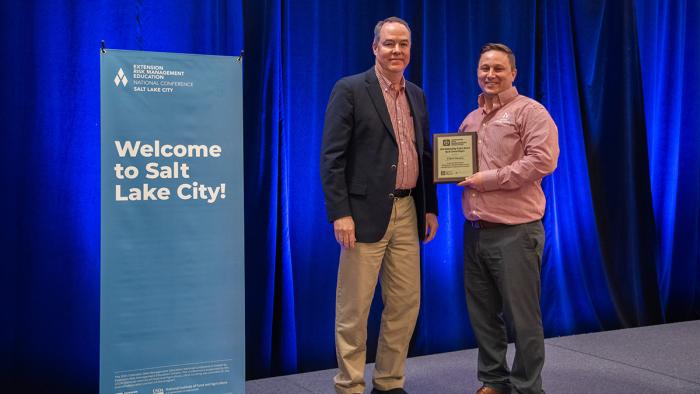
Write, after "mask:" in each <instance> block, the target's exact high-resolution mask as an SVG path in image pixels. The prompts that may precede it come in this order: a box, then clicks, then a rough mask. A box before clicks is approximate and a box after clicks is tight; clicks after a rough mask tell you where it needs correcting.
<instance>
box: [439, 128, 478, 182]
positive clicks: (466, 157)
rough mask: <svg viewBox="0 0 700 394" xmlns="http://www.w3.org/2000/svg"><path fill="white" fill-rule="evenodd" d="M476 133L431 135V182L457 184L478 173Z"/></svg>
mask: <svg viewBox="0 0 700 394" xmlns="http://www.w3.org/2000/svg"><path fill="white" fill-rule="evenodd" d="M476 141H477V135H476V132H473V131H470V132H466V133H441V134H433V182H435V183H457V182H461V181H463V180H464V178H466V177H469V176H472V175H474V174H475V173H476V172H478V171H479V160H478V156H477V151H476V149H477V144H476Z"/></svg>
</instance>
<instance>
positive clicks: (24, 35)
mask: <svg viewBox="0 0 700 394" xmlns="http://www.w3.org/2000/svg"><path fill="white" fill-rule="evenodd" d="M174 4H175V3H171V2H162V4H154V3H153V2H146V1H142V0H136V1H134V0H131V1H114V0H109V1H98V2H94V1H75V2H54V1H49V0H45V1H38V0H37V1H33V2H2V3H1V5H0V13H1V15H2V23H1V24H0V32H1V34H2V40H1V42H0V51H2V52H1V53H2V58H3V59H4V60H3V63H2V64H3V67H2V68H0V70H1V72H0V76H2V79H1V80H2V88H1V89H0V97H1V98H2V106H1V107H0V108H2V122H3V123H4V124H3V128H2V129H3V134H2V135H3V144H2V145H1V146H0V149H1V152H0V153H1V154H0V160H1V162H0V163H2V168H3V170H4V171H3V179H4V182H3V187H2V193H1V195H2V205H1V207H2V211H3V224H4V226H3V227H4V228H3V231H2V235H1V236H2V248H3V256H4V257H3V258H2V283H1V284H0V285H1V290H0V291H1V292H2V293H0V295H1V297H2V298H1V299H2V314H3V320H2V322H3V324H2V331H1V332H2V336H1V340H2V342H1V350H2V351H1V356H2V360H1V361H2V365H0V371H1V372H0V373H1V374H2V376H1V379H0V381H2V382H7V383H9V384H10V385H13V386H14V387H16V390H17V391H20V392H21V391H25V392H35V391H52V392H60V391H66V392H93V391H95V390H96V387H97V371H98V340H99V338H98V332H99V327H98V324H99V233H98V232H99V196H98V190H99V168H98V163H99V91H98V62H99V55H98V46H99V42H100V40H101V39H104V40H105V41H106V44H107V47H108V48H109V47H112V48H123V49H143V50H152V51H170V52H192V53H206V54H219V55H237V54H238V53H239V52H240V50H241V49H242V48H245V61H244V65H245V68H244V80H245V82H244V85H245V86H244V89H245V92H244V93H245V103H244V107H245V113H246V118H245V126H246V131H245V152H246V153H245V155H246V156H245V162H246V167H245V170H246V179H245V181H246V223H245V226H246V297H247V298H246V306H247V312H246V319H247V321H246V325H247V338H246V340H247V374H248V377H249V378H257V377H264V376H270V375H276V374H284V373H293V372H299V371H308V370H313V369H319V368H331V367H334V366H335V353H334V349H333V311H334V294H335V293H334V287H335V276H336V269H337V254H338V247H337V245H336V243H335V241H334V239H333V236H332V231H331V226H330V225H329V224H328V223H327V222H326V220H325V213H324V212H323V202H322V194H321V190H320V186H319V179H318V151H319V147H320V140H321V132H322V119H323V111H324V108H325V104H326V100H327V98H328V94H329V92H330V89H331V87H332V85H333V83H334V82H335V80H336V79H338V78H339V77H341V76H343V75H347V74H351V73H356V72H360V71H363V70H365V69H367V68H368V67H369V66H370V65H371V64H372V62H373V57H372V54H371V50H370V44H371V40H372V28H373V25H374V23H375V22H376V21H377V20H379V19H382V18H384V17H386V16H389V15H399V16H402V17H404V18H405V19H407V20H408V21H409V23H410V24H411V26H412V30H413V53H412V63H411V66H410V67H409V70H408V72H407V76H408V78H409V79H411V80H412V81H414V82H417V83H418V84H420V85H422V86H423V87H424V89H425V91H426V94H427V98H428V105H429V110H430V116H431V124H432V127H433V131H434V132H445V131H450V130H455V129H456V128H457V126H458V125H459V123H460V121H461V120H462V118H463V117H464V115H465V114H466V113H468V111H469V110H471V109H472V108H473V107H474V106H475V105H476V101H475V100H476V95H477V94H478V86H477V84H476V81H475V79H476V78H475V66H476V63H477V56H478V49H479V47H480V45H481V44H483V43H484V42H487V41H502V42H506V43H507V44H509V45H510V46H511V47H512V48H513V49H514V51H515V52H516V54H517V57H518V71H519V72H518V78H517V80H516V86H517V87H518V89H519V90H520V92H521V93H524V94H527V95H530V96H532V97H535V98H537V99H538V100H540V101H542V102H543V103H544V104H545V105H546V106H547V107H548V108H549V110H550V112H551V114H552V116H553V117H554V119H555V120H556V122H557V124H558V125H559V132H560V144H561V152H562V153H561V157H560V160H559V168H558V169H557V171H556V172H555V173H554V174H553V175H552V176H550V177H549V178H547V180H546V181H545V182H544V187H545V190H546V193H547V197H548V207H547V214H546V216H545V224H546V228H547V246H546V255H545V264H544V269H543V271H544V273H543V276H544V278H543V297H542V298H543V301H542V303H543V311H544V319H545V329H546V334H547V335H548V336H552V335H566V334H572V333H579V332H588V331H597V330H605V329H613V328H620V327H630V326H638V325H646V324H655V323H663V322H671V321H679V320H688V319H697V318H700V208H698V205H699V202H700V164H699V163H700V161H699V160H698V159H697V156H698V154H700V118H698V117H697V115H696V114H694V111H693V110H694V109H695V107H696V106H698V105H700V93H698V90H697V89H696V87H697V86H698V85H699V84H700V77H699V76H698V72H697V70H700V52H698V51H697V47H698V44H699V43H700V27H699V26H698V25H697V24H695V23H693V21H694V19H693V18H694V16H695V15H699V14H700V9H699V8H700V6H699V5H698V3H697V2H694V1H683V0H677V1H668V2H667V1H651V0H636V1H632V0H625V1H589V0H575V1H570V2H561V1H550V0H530V1H518V0H513V1H503V0H502V1H479V2H462V1H449V0H445V1H437V2H435V1H427V0H425V1H422V2H421V1H382V2H377V1H367V0H363V1H359V2H353V1H349V2H346V1H328V0H325V1H322V0H308V1H293V2H283V1H282V0H266V1H243V2H241V1H218V2H215V1H205V2H199V1H189V2H179V3H177V5H174ZM438 194H439V201H440V212H441V215H440V218H439V219H440V231H439V233H438V238H437V239H436V240H435V241H434V242H433V243H431V244H430V245H428V246H427V247H425V248H424V251H423V257H424V259H423V289H422V291H423V301H422V309H421V314H420V317H419V322H418V326H417V329H416V335H415V336H414V341H413V345H412V347H411V354H412V355H417V354H426V353H435V352H442V351H448V350H455V349H460V348H464V347H471V346H474V339H473V336H472V332H471V329H470V327H469V325H468V322H467V315H466V307H465V305H464V300H463V290H462V274H461V272H462V263H461V259H462V252H461V236H462V234H461V223H462V220H463V219H462V216H461V209H460V197H459V196H460V190H459V188H457V187H455V186H445V185H442V186H440V187H439V191H438ZM377 304H379V302H377ZM377 306H379V305H375V308H374V309H373V313H372V316H371V318H370V324H369V326H370V335H369V339H370V340H369V346H368V347H369V354H373V352H374V350H375V348H376V335H377V331H378V318H379V315H378V310H379V309H378V308H377Z"/></svg>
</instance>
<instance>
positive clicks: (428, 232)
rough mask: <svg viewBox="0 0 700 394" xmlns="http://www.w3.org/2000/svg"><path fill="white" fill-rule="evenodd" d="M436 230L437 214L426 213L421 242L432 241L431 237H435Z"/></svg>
mask: <svg viewBox="0 0 700 394" xmlns="http://www.w3.org/2000/svg"><path fill="white" fill-rule="evenodd" d="M437 230H438V220H437V216H435V214H434V213H426V214H425V239H424V240H423V243H424V244H427V243H428V242H430V241H432V240H433V238H435V234H437Z"/></svg>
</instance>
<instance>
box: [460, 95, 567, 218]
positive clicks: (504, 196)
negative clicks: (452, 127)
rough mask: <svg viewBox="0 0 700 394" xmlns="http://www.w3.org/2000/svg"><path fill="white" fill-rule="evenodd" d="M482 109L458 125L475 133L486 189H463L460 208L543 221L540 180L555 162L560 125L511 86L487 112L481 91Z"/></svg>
mask: <svg viewBox="0 0 700 394" xmlns="http://www.w3.org/2000/svg"><path fill="white" fill-rule="evenodd" d="M478 102H479V108H477V109H476V110H474V111H472V112H471V113H470V114H469V115H467V117H466V118H465V119H464V121H463V122H462V125H461V126H460V127H459V131H460V132H466V131H476V132H477V136H478V143H477V153H478V156H479V172H481V173H482V175H483V176H484V181H485V182H484V183H483V186H484V187H483V190H482V191H478V190H475V189H472V188H464V191H463V194H462V209H463V212H464V217H466V218H467V220H471V221H474V220H485V221H489V222H494V223H504V224H521V223H528V222H532V221H534V220H538V219H541V218H542V216H543V215H544V209H545V204H546V201H545V197H544V193H543V192H542V186H541V182H542V178H543V177H544V176H546V175H548V174H551V173H552V171H554V169H555V168H556V166H557V159H558V157H559V143H558V134H557V126H556V125H555V124H554V120H552V117H551V116H550V115H549V112H547V110H546V109H545V108H544V107H543V106H542V104H540V103H538V102H537V101H535V100H532V99H530V98H528V97H525V96H521V95H519V94H518V91H517V89H515V87H512V88H510V89H508V90H506V91H504V92H502V93H500V94H499V95H498V96H497V97H494V103H493V108H492V109H491V111H489V112H487V110H486V108H485V107H484V103H485V100H484V97H483V94H482V95H480V96H479V100H478Z"/></svg>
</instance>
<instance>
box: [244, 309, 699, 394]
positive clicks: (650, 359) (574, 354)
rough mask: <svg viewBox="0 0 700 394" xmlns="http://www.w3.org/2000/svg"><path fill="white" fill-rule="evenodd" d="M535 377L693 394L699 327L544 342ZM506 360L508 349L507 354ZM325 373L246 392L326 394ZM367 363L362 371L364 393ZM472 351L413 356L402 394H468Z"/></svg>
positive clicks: (573, 389)
mask: <svg viewBox="0 0 700 394" xmlns="http://www.w3.org/2000/svg"><path fill="white" fill-rule="evenodd" d="M545 346H546V362H545V366H544V371H543V372H542V379H543V382H544V389H545V390H546V391H547V393H548V394H556V393H630V394H638V393H700V321H692V322H683V323H673V324H663V325H658V326H649V327H640V328H631V329H626V330H616V331H607V332H599V333H594V334H584V335H574V336H569V337H559V338H550V339H546V340H545ZM508 350H509V351H508V355H509V357H510V359H511V361H512V356H513V352H514V349H513V347H512V345H511V347H510V348H509V349H508ZM334 374H335V370H333V369H329V370H324V371H316V372H310V373H303V374H298V375H288V376H280V377H275V378H268V379H260V380H251V381H248V382H246V393H248V394H276V393H280V394H282V393H284V394H297V393H298V394H308V393H318V394H321V393H333V385H332V379H333V375H334ZM371 374H372V365H371V364H370V365H368V366H367V369H366V370H365V379H366V380H367V382H368V386H369V387H368V390H367V392H369V389H371V381H372V377H371V376H372V375H371ZM479 386H480V383H479V382H478V381H477V379H476V349H469V350H463V351H458V352H451V353H442V354H435V355H430V356H422V357H413V358H410V359H408V362H407V365H406V386H405V387H404V388H405V389H406V391H408V392H409V393H411V394H423V393H439V394H449V393H474V392H475V391H476V389H477V388H478V387H479Z"/></svg>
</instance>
